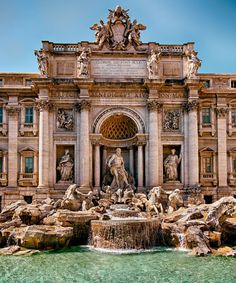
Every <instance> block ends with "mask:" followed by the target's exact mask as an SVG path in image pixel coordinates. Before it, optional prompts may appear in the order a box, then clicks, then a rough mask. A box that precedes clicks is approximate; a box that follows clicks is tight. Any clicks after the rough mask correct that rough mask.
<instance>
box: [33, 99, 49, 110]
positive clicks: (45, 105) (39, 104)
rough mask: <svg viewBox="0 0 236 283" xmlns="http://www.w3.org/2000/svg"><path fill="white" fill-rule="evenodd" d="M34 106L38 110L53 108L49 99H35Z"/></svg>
mask: <svg viewBox="0 0 236 283" xmlns="http://www.w3.org/2000/svg"><path fill="white" fill-rule="evenodd" d="M35 108H36V109H37V110H38V111H50V110H52V108H53V104H52V102H50V101H49V100H44V99H37V100H36V102H35Z"/></svg>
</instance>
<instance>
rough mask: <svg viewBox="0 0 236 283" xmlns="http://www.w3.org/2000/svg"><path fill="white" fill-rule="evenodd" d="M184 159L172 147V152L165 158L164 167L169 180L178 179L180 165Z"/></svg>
mask: <svg viewBox="0 0 236 283" xmlns="http://www.w3.org/2000/svg"><path fill="white" fill-rule="evenodd" d="M181 159H182V156H181V154H180V156H179V157H178V155H177V154H175V149H174V148H173V149H171V154H170V155H168V156H167V158H166V159H165V160H164V168H165V173H166V177H167V181H176V180H178V171H177V169H178V165H179V163H180V161H181Z"/></svg>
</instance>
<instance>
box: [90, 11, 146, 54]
mask: <svg viewBox="0 0 236 283" xmlns="http://www.w3.org/2000/svg"><path fill="white" fill-rule="evenodd" d="M128 11H129V10H124V9H122V8H121V7H120V6H116V8H115V9H114V10H110V9H109V15H108V21H107V24H104V22H103V21H102V20H101V21H100V23H99V24H94V25H93V26H91V27H90V29H91V30H95V31H96V33H95V36H96V43H97V44H98V47H99V49H102V48H103V46H104V45H105V44H106V46H107V47H108V48H109V49H111V50H127V48H128V47H130V46H133V47H135V48H137V47H138V46H139V45H140V44H141V41H140V30H145V29H146V27H145V26H144V25H142V24H138V23H137V21H136V20H134V21H133V22H132V23H131V21H130V18H129V15H128Z"/></svg>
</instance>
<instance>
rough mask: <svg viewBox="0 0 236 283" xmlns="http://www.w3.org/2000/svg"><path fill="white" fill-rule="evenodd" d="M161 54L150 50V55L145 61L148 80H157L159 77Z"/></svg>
mask: <svg viewBox="0 0 236 283" xmlns="http://www.w3.org/2000/svg"><path fill="white" fill-rule="evenodd" d="M160 57H161V52H159V53H155V51H154V50H153V49H152V50H151V55H150V56H149V57H148V60H147V68H148V77H149V79H157V78H158V76H159V64H160Z"/></svg>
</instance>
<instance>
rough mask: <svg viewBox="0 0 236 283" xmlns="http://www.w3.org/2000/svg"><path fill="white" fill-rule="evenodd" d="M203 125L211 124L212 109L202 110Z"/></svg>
mask: <svg viewBox="0 0 236 283" xmlns="http://www.w3.org/2000/svg"><path fill="white" fill-rule="evenodd" d="M202 124H205V125H209V124H211V109H210V108H203V109H202Z"/></svg>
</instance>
